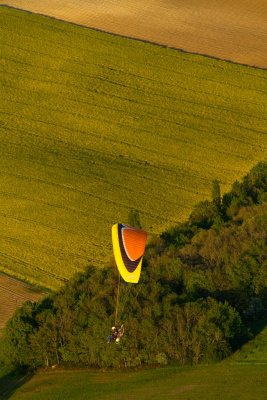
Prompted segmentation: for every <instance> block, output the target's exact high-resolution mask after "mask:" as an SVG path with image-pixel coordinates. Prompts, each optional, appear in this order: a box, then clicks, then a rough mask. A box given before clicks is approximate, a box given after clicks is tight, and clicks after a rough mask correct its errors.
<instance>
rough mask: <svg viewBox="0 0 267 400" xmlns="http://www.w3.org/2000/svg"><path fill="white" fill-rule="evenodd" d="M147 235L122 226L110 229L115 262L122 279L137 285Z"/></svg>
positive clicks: (117, 225) (138, 230)
mask: <svg viewBox="0 0 267 400" xmlns="http://www.w3.org/2000/svg"><path fill="white" fill-rule="evenodd" d="M146 241H147V233H146V232H145V231H143V230H140V229H137V228H133V227H130V226H127V225H123V224H116V225H113V227H112V243H113V251H114V256H115V261H116V264H117V267H118V270H119V272H120V275H121V276H122V278H123V279H124V280H125V281H126V282H129V283H137V282H138V281H139V278H140V273H141V267H142V261H143V255H144V252H145V246H146Z"/></svg>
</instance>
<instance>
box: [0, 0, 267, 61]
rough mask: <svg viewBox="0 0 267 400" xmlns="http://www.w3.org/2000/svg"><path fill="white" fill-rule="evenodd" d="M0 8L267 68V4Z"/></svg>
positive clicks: (24, 2) (200, 1)
mask: <svg viewBox="0 0 267 400" xmlns="http://www.w3.org/2000/svg"><path fill="white" fill-rule="evenodd" d="M0 4H8V5H12V6H14V7H18V8H23V9H27V10H31V11H33V12H38V13H42V14H47V15H51V16H54V17H57V18H60V19H63V20H67V21H72V22H75V23H79V24H82V25H87V26H90V27H95V28H100V29H103V30H106V31H109V32H114V33H118V34H122V35H126V36H131V37H136V38H140V39H145V40H150V41H153V42H157V43H162V44H167V45H169V46H173V47H177V48H181V49H184V50H187V51H190V52H196V53H201V54H208V55H211V56H215V57H219V58H223V59H228V60H232V61H236V62H239V63H244V64H250V65H256V66H259V67H265V68H267V23H266V21H267V1H266V0H253V1H252V0H221V1H218V0H217V1H215V0H142V1H141V0H128V1H126V0H102V1H100V0H64V1H62V0H42V1H36V0H6V1H0ZM63 4H64V5H63Z"/></svg>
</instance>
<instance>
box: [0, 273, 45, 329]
mask: <svg viewBox="0 0 267 400" xmlns="http://www.w3.org/2000/svg"><path fill="white" fill-rule="evenodd" d="M43 296H44V292H42V291H41V290H38V291H37V290H34V288H33V287H32V286H30V285H27V284H26V283H23V282H20V281H18V280H17V279H14V278H10V277H9V276H7V275H3V274H1V273H0V335H1V329H2V328H4V326H5V324H6V322H7V321H8V319H9V318H11V317H12V315H13V313H14V312H15V310H16V308H17V307H19V306H21V305H22V303H23V302H25V301H27V300H32V301H37V300H39V299H40V298H41V297H43Z"/></svg>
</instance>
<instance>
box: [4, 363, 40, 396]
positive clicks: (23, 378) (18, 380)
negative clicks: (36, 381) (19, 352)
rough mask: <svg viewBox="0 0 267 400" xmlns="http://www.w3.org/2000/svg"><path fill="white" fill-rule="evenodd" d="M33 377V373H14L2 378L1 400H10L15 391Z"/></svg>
mask: <svg viewBox="0 0 267 400" xmlns="http://www.w3.org/2000/svg"><path fill="white" fill-rule="evenodd" d="M32 376H33V372H31V371H21V370H20V371H13V372H10V373H9V374H7V375H5V376H3V377H1V378H0V400H6V399H9V398H10V397H11V396H12V395H13V394H14V393H15V391H16V390H17V389H18V388H19V387H21V386H22V385H24V383H26V382H28V381H29V380H30V379H31V378H32Z"/></svg>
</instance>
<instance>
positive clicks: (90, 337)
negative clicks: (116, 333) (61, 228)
mask: <svg viewBox="0 0 267 400" xmlns="http://www.w3.org/2000/svg"><path fill="white" fill-rule="evenodd" d="M211 192H212V193H211V194H212V200H211V201H208V200H206V201H202V202H200V203H198V204H197V205H196V206H195V207H194V209H193V211H192V213H191V215H190V217H189V219H188V220H187V221H186V222H184V223H179V224H177V225H175V226H173V227H171V228H169V229H168V230H166V231H165V232H163V233H162V234H161V235H160V236H159V237H155V238H153V239H152V240H151V241H150V242H149V244H148V246H147V249H146V255H145V258H144V263H143V270H142V274H141V279H140V283H139V284H137V285H130V284H126V283H124V282H122V283H121V287H120V301H119V309H118V317H119V322H120V323H123V324H124V326H125V335H124V336H123V338H122V339H121V341H120V344H119V345H116V344H111V345H108V344H107V336H108V335H109V334H110V328H111V326H112V325H113V323H114V305H115V292H116V287H117V282H118V275H117V272H115V271H116V269H115V268H114V265H113V263H112V262H111V263H110V264H109V265H108V266H105V267H103V268H102V269H97V268H95V267H94V266H92V265H91V266H89V267H88V268H87V269H86V271H85V272H83V273H78V274H76V275H75V276H74V277H73V278H72V279H71V280H70V281H69V282H67V283H66V285H64V286H63V287H62V289H61V290H60V291H58V292H56V293H52V294H51V295H49V296H48V297H46V298H44V299H43V300H41V301H39V302H37V303H33V302H26V303H25V304H24V305H23V306H22V307H20V308H19V309H17V311H16V312H15V314H14V316H13V317H12V318H11V319H10V321H9V322H8V324H7V326H6V328H5V332H4V336H3V338H2V340H1V350H0V351H1V358H2V360H4V361H5V362H6V363H9V364H12V365H13V366H15V367H17V366H29V367H33V368H37V367H40V366H49V365H53V364H63V365H71V366H80V365H84V366H90V367H97V368H102V367H115V368H124V367H136V366H141V365H156V364H158V365H164V364H167V363H170V362H177V363H179V364H187V363H190V364H197V363H200V362H211V361H216V360H221V359H222V358H224V357H226V356H228V355H229V354H231V352H233V351H234V350H235V349H237V348H238V347H239V346H240V345H241V344H242V343H244V342H245V341H246V340H248V339H249V338H250V337H251V333H250V329H249V328H250V325H251V322H252V321H258V320H260V319H262V318H263V317H264V316H266V311H267V235H266V232H267V163H264V162H262V163H259V164H258V165H257V166H255V167H254V168H253V169H252V170H251V171H250V173H249V174H247V175H246V176H245V177H244V178H243V180H242V181H241V182H235V183H234V184H233V186H232V189H231V191H230V192H229V193H226V194H224V195H223V196H221V193H220V183H219V181H217V180H216V181H213V183H212V190H211ZM131 222H132V223H133V224H134V223H135V222H136V223H138V226H139V227H141V222H140V217H139V215H138V212H136V210H135V211H133V212H131Z"/></svg>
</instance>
